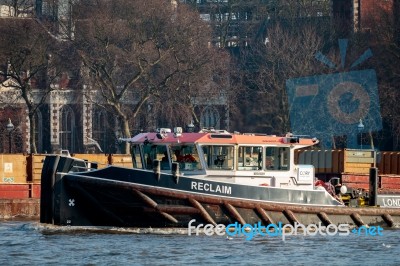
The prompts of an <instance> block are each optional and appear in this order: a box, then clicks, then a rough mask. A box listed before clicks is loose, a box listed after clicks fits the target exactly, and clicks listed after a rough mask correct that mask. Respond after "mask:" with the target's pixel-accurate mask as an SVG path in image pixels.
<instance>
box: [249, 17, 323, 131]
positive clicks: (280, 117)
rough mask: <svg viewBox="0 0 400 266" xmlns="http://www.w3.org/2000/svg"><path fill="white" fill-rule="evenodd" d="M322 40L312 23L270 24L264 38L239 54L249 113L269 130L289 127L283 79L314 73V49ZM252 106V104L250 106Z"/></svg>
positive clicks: (288, 128) (287, 128) (262, 127)
mask: <svg viewBox="0 0 400 266" xmlns="http://www.w3.org/2000/svg"><path fill="white" fill-rule="evenodd" d="M321 45H322V41H321V38H320V37H318V35H317V33H316V31H315V29H313V28H312V27H308V26H307V27H303V28H300V29H299V30H293V29H287V28H285V29H284V28H283V27H282V26H281V25H280V24H277V25H276V26H274V27H270V28H269V30H268V35H267V41H266V42H265V43H258V44H255V45H254V46H253V47H251V49H248V50H245V53H244V54H243V55H242V57H243V61H242V62H245V63H246V66H244V67H243V69H246V70H245V72H244V74H245V76H244V81H245V82H246V83H247V84H248V85H249V90H248V92H247V94H248V95H249V97H251V99H255V102H254V100H252V103H253V104H252V106H251V107H250V108H249V110H251V111H250V113H249V117H250V119H251V120H252V121H257V123H258V124H257V125H253V127H259V128H260V129H261V130H263V131H267V133H270V134H277V133H282V132H286V131H289V130H290V125H289V103H288V100H287V91H286V81H287V80H288V79H290V78H294V77H302V76H307V75H311V74H313V73H315V71H316V67H315V59H314V55H315V53H316V52H317V51H318V50H319V49H320V48H321ZM252 107H254V108H252Z"/></svg>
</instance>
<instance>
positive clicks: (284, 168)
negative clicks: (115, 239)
mask: <svg viewBox="0 0 400 266" xmlns="http://www.w3.org/2000/svg"><path fill="white" fill-rule="evenodd" d="M122 141H126V142H129V143H130V147H131V156H132V162H133V163H132V167H131V168H126V167H118V166H113V165H109V166H107V167H105V168H101V169H97V164H96V163H95V162H88V161H85V160H82V159H77V158H73V157H70V156H63V155H48V156H47V157H46V159H45V161H44V165H43V170H42V182H41V186H42V187H41V217H40V221H41V222H42V223H49V224H55V225H69V226H117V227H152V228H154V227H158V228H163V227H176V228H187V226H188V224H189V223H191V221H193V219H194V220H195V221H196V223H198V224H201V223H203V224H207V223H208V224H213V225H217V224H225V225H228V224H232V223H239V224H242V225H245V224H256V223H261V224H264V225H269V224H276V223H282V224H292V225H294V224H296V223H297V224H302V225H309V224H323V225H325V226H328V225H330V224H339V223H346V224H349V225H352V226H363V225H365V226H367V225H379V226H382V227H395V226H397V225H399V224H400V208H395V207H390V208H384V207H380V206H379V205H381V204H380V201H382V200H383V199H386V200H387V199H388V197H391V195H384V196H383V197H384V198H382V197H380V195H378V194H377V192H376V182H377V170H376V169H375V170H374V169H373V168H371V174H370V179H371V180H372V181H371V184H370V185H371V189H370V193H369V195H366V197H367V198H365V199H363V200H366V201H367V202H368V203H369V205H368V204H365V205H362V206H361V205H360V206H353V205H352V206H351V207H350V206H348V204H346V200H345V199H346V197H347V196H348V194H349V193H348V191H347V189H346V187H345V186H342V185H341V184H340V179H339V178H333V179H332V180H330V181H329V182H323V181H321V180H316V178H315V173H314V167H313V166H312V165H300V164H296V163H295V151H296V150H298V149H303V148H306V147H311V146H314V145H316V144H318V142H319V141H318V140H317V139H316V138H311V137H308V136H296V135H293V134H290V133H288V134H286V135H284V136H276V135H266V134H252V133H238V132H234V133H229V132H227V131H224V130H213V129H203V130H201V131H200V132H196V133H193V132H183V130H182V128H180V127H177V128H174V129H173V130H171V129H168V128H161V129H158V130H157V131H156V132H148V133H140V134H138V135H136V136H134V137H132V138H128V139H122ZM374 182H375V186H374ZM351 194H354V193H352V192H351ZM353 196H354V195H353ZM364 196H365V195H364ZM392 197H393V198H392V199H391V200H397V199H398V198H399V197H398V196H396V195H392Z"/></svg>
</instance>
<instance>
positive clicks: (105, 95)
mask: <svg viewBox="0 0 400 266" xmlns="http://www.w3.org/2000/svg"><path fill="white" fill-rule="evenodd" d="M81 4H82V5H79V4H78V5H77V6H75V7H74V10H75V11H76V13H75V25H76V32H75V36H76V38H75V41H74V43H75V46H76V48H77V49H78V53H79V55H80V57H81V60H82V61H83V63H84V66H85V67H86V68H87V69H88V70H89V71H88V73H87V77H88V78H90V80H91V83H92V89H95V90H96V91H98V93H99V94H100V97H98V98H97V100H96V102H97V103H98V104H102V103H104V107H105V108H108V109H111V112H112V113H114V114H115V116H116V117H117V119H118V121H119V122H120V125H121V132H122V134H123V136H124V137H129V136H130V135H131V126H130V123H132V121H133V122H134V120H135V118H137V116H138V114H139V112H140V111H141V110H143V108H144V107H146V104H149V103H154V102H160V103H167V102H168V101H169V99H175V102H178V101H177V100H176V99H178V98H179V99H182V97H183V96H185V97H189V96H188V95H190V93H189V91H190V92H194V91H195V90H197V92H200V91H201V90H202V89H203V88H204V87H203V85H205V84H207V83H208V82H209V80H210V79H211V78H212V72H211V71H212V70H213V68H212V67H211V66H212V64H213V62H214V61H213V60H212V59H213V58H215V55H216V54H217V51H216V50H214V49H213V48H212V47H209V45H208V44H209V41H210V29H209V28H208V26H207V24H205V23H204V22H203V21H201V19H200V18H199V15H198V13H195V12H193V11H191V10H190V9H189V8H187V6H185V5H171V3H170V2H169V1H163V0H151V1H128V0H120V1H102V0H98V1H95V0H93V1H83V2H81ZM192 87H193V89H192ZM189 98H190V97H189ZM127 103H129V104H127ZM185 103H186V104H187V102H186V101H185ZM186 106H187V105H186ZM177 109H179V108H177ZM152 112H153V110H152ZM186 114H190V112H189V113H186ZM127 148H128V147H127V146H125V149H124V150H123V152H127Z"/></svg>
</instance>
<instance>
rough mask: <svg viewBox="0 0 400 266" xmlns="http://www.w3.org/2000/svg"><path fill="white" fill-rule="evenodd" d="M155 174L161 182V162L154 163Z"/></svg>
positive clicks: (155, 161)
mask: <svg viewBox="0 0 400 266" xmlns="http://www.w3.org/2000/svg"><path fill="white" fill-rule="evenodd" d="M153 172H154V176H155V177H156V179H157V181H160V173H161V164H160V160H154V161H153Z"/></svg>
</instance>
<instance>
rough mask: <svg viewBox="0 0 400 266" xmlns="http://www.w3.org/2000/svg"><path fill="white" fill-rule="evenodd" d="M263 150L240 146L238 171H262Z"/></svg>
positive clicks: (255, 147)
mask: <svg viewBox="0 0 400 266" xmlns="http://www.w3.org/2000/svg"><path fill="white" fill-rule="evenodd" d="M262 164H263V149H262V147H261V146H239V149H238V170H261V169H262Z"/></svg>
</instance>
